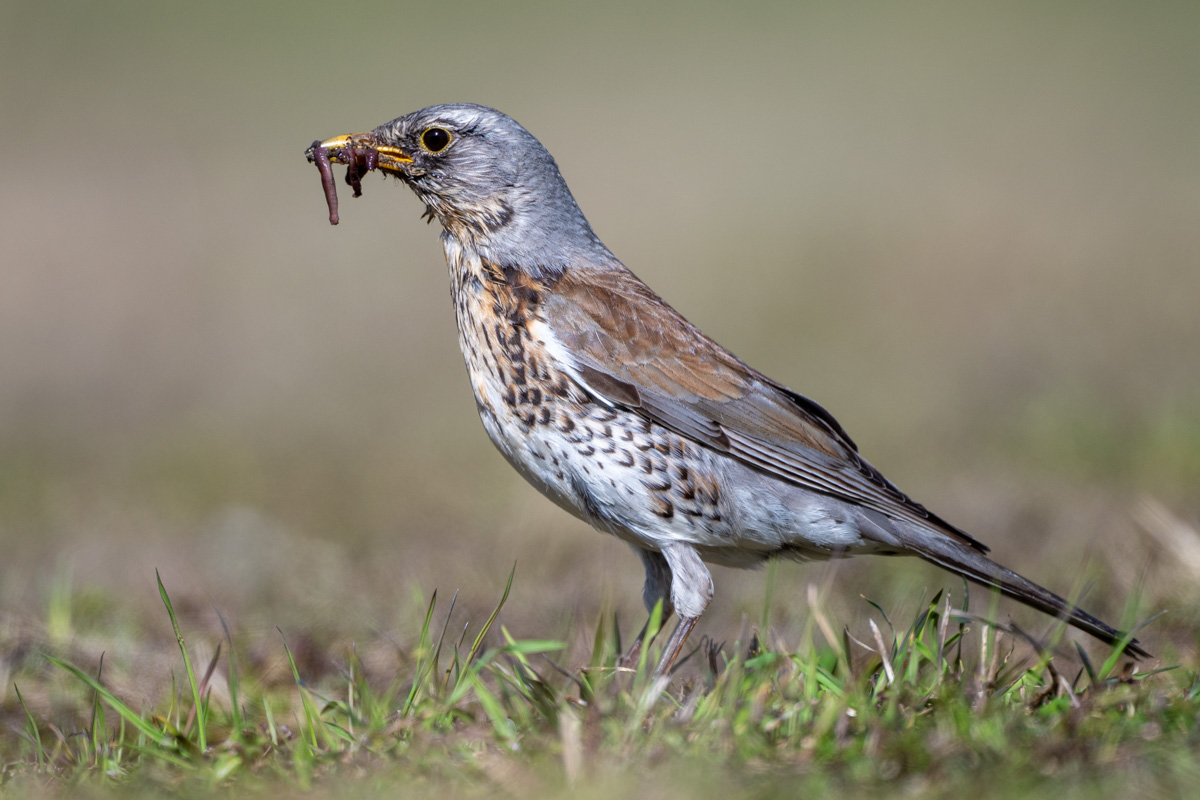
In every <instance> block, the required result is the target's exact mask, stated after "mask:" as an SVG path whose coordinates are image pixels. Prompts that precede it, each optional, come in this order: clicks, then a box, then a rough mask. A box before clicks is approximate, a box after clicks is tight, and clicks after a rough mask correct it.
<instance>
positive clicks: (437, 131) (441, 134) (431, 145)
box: [421, 128, 450, 153]
mask: <svg viewBox="0 0 1200 800" xmlns="http://www.w3.org/2000/svg"><path fill="white" fill-rule="evenodd" d="M421 146H422V147H424V148H425V149H426V150H428V151H429V152H431V153H440V152H442V151H443V150H445V149H446V148H447V147H449V146H450V131H448V130H446V129H445V128H429V129H427V130H426V131H425V132H424V133H422V134H421Z"/></svg>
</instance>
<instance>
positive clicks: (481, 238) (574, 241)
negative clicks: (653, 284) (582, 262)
mask: <svg viewBox="0 0 1200 800" xmlns="http://www.w3.org/2000/svg"><path fill="white" fill-rule="evenodd" d="M318 146H319V147H321V148H324V149H325V151H326V153H327V155H328V157H329V160H330V161H331V162H334V163H342V164H348V165H350V166H351V169H352V170H355V169H359V168H360V167H356V166H355V162H356V161H358V160H359V159H361V157H362V154H364V153H374V155H372V156H371V161H372V164H371V168H374V169H378V170H380V171H383V172H386V173H389V174H391V175H395V176H396V177H398V178H400V179H401V180H402V181H404V182H405V183H406V184H408V186H409V188H411V189H412V190H413V192H414V193H416V195H417V197H418V198H419V199H420V200H421V202H422V203H424V204H425V206H426V209H427V211H428V213H429V214H430V215H431V216H432V217H435V218H436V219H437V220H438V222H440V223H441V225H442V227H443V228H444V229H445V231H446V233H447V234H448V235H450V236H452V237H455V238H456V239H458V240H459V241H460V242H461V243H462V244H464V245H466V246H470V247H474V248H476V249H478V250H480V251H481V253H483V254H484V255H485V256H487V257H488V258H490V259H491V260H493V261H495V262H496V263H499V264H500V265H501V266H513V267H519V268H522V269H524V270H525V271H526V272H534V273H538V272H545V271H549V272H560V271H561V270H562V269H565V268H567V267H568V266H569V263H565V262H569V261H570V260H571V259H572V258H574V257H578V256H581V255H584V254H585V253H586V254H587V255H589V256H591V257H593V258H594V257H595V256H596V255H597V254H598V253H599V252H600V251H602V252H603V254H604V255H608V257H611V256H610V255H609V254H608V251H607V250H606V249H605V248H604V245H603V244H601V243H600V241H599V239H597V238H596V236H595V234H594V233H592V229H591V227H590V226H589V225H588V222H587V220H586V219H585V218H584V216H583V213H582V212H581V211H580V210H579V206H578V205H577V204H576V202H575V199H574V197H572V195H571V191H570V189H568V188H567V184H566V182H565V181H564V180H563V177H562V175H561V174H560V173H559V171H558V165H557V164H556V163H555V161H554V158H553V157H552V156H551V155H550V153H549V152H547V150H546V148H545V147H543V146H542V143H541V142H539V141H538V140H537V139H536V138H534V136H533V135H532V134H531V133H529V131H527V130H525V128H523V127H521V125H520V124H518V123H517V122H516V121H515V120H513V119H512V118H511V117H509V116H507V115H505V114H502V113H500V112H499V111H496V110H495V109H491V108H487V107H486V106H479V105H473V104H468V103H455V104H449V105H438V106H430V107H429V108H423V109H421V110H420V111H414V112H413V113H411V114H405V115H404V116H402V117H397V118H396V119H394V120H392V121H391V122H386V123H384V124H383V125H380V126H379V127H377V128H375V129H374V130H372V131H369V132H367V133H355V134H347V135H344V136H336V137H334V138H332V139H327V140H325V141H323V142H320V144H319V145H317V144H314V145H313V147H311V148H309V150H308V151H307V154H308V157H309V160H313V158H314V151H315V149H316V148H317V147H318ZM360 163H361V162H360ZM364 171H365V170H364Z"/></svg>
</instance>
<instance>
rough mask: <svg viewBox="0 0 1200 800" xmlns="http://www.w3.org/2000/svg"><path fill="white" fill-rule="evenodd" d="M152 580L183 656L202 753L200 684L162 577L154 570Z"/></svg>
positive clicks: (204, 724) (204, 744)
mask: <svg viewBox="0 0 1200 800" xmlns="http://www.w3.org/2000/svg"><path fill="white" fill-rule="evenodd" d="M154 578H155V580H157V581H158V594H159V596H160V597H162V601H163V605H164V606H166V607H167V616H169V617H170V618H171V627H172V628H173V629H174V630H175V640H176V641H177V642H178V643H179V652H180V653H182V654H183V666H184V668H185V669H186V670H187V677H188V685H189V686H191V688H192V706H193V708H194V709H195V710H196V731H197V734H198V735H197V743H198V744H199V747H200V752H204V751H205V750H207V749H208V743H207V741H206V740H205V728H206V727H207V726H208V720H207V719H206V718H205V717H206V715H205V713H204V705H203V703H202V702H201V698H200V684H199V683H197V682H196V671H195V670H194V669H192V659H191V657H190V656H189V655H188V649H187V644H186V643H185V642H184V640H183V632H182V631H181V630H180V629H179V619H178V618H177V617H176V616H175V608H174V606H172V605H171V598H170V596H169V595H168V594H167V588H166V587H165V586H163V582H162V576H161V575H159V574H158V570H154ZM185 733H186V731H185Z"/></svg>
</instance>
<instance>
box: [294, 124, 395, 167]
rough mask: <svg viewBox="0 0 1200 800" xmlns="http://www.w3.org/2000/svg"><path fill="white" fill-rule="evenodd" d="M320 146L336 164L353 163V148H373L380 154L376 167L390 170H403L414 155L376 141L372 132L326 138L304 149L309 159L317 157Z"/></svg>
mask: <svg viewBox="0 0 1200 800" xmlns="http://www.w3.org/2000/svg"><path fill="white" fill-rule="evenodd" d="M318 147H320V148H321V149H323V150H324V151H325V154H326V155H327V156H329V160H330V161H331V162H333V163H335V164H347V165H348V164H351V163H353V162H354V161H355V159H354V157H353V156H350V155H349V151H352V150H373V151H375V153H377V154H378V159H379V160H378V162H377V164H376V169H382V170H387V171H389V172H401V171H402V170H401V168H400V165H401V164H411V163H412V157H411V156H409V155H408V154H406V153H405V152H404V151H403V150H401V149H400V148H399V147H390V146H388V145H380V144H377V143H376V142H375V137H374V136H373V135H371V134H370V133H347V134H343V135H342V136H334V137H333V138H332V139H326V140H325V141H323V142H321V143H320V144H316V145H313V146H312V147H309V148H308V149H307V150H305V151H304V155H306V156H308V160H309V161H313V160H314V159H315V155H314V151H315V150H316V148H318Z"/></svg>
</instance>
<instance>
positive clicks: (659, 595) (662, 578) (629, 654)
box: [617, 547, 675, 669]
mask: <svg viewBox="0 0 1200 800" xmlns="http://www.w3.org/2000/svg"><path fill="white" fill-rule="evenodd" d="M634 551H635V552H636V553H637V554H638V556H640V557H641V559H642V566H644V567H645V568H646V582H645V583H644V584H643V585H642V602H643V603H645V604H646V611H647V612H648V613H649V614H650V616H649V617H647V618H646V624H645V625H643V626H642V629H641V631H639V632H638V635H637V638H636V639H634V640H633V643H632V644H631V645H630V646H629V649H628V650H627V651H625V654H624V655H623V656H621V657H620V658H618V659H617V666H618V667H623V668H629V669H636V668H637V665H638V659H639V657H640V656H641V654H642V646H643V644H645V642H646V632H647V631H648V630H649V629H650V620H651V619H652V618H653V617H654V607H655V606H656V605H658V604H659V602H662V619H661V620H660V621H659V625H660V626H661V625H662V624H664V623H666V621H667V620H669V619H670V618H671V615H672V614H673V613H675V607H674V606H673V605H671V567H670V565H669V564H667V560H666V559H665V558H663V555H662V553H658V552H655V551H653V550H643V549H642V548H640V547H635V548H634Z"/></svg>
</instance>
